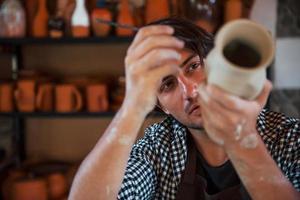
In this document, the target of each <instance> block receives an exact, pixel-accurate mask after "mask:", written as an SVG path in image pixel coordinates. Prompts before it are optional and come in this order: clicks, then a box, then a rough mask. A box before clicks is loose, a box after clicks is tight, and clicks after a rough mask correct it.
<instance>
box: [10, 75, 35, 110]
mask: <svg viewBox="0 0 300 200" xmlns="http://www.w3.org/2000/svg"><path fill="white" fill-rule="evenodd" d="M35 87H36V82H35V80H20V81H18V82H17V89H16V90H15V93H14V94H15V100H16V105H17V108H18V110H19V111H21V112H33V111H34V110H35Z"/></svg>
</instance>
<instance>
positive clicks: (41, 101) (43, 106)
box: [36, 83, 54, 112]
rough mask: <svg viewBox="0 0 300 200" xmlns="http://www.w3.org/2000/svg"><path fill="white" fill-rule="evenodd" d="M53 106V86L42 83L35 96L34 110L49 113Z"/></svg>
mask: <svg viewBox="0 0 300 200" xmlns="http://www.w3.org/2000/svg"><path fill="white" fill-rule="evenodd" d="M53 106H54V85H53V84H52V83H43V84H40V85H39V86H38V90H37V95H36V108H37V110H39V111H43V112H50V111H52V110H53Z"/></svg>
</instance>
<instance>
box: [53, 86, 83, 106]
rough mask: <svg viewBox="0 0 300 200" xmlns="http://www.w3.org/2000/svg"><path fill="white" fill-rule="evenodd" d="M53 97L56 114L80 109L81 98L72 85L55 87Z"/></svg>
mask: <svg viewBox="0 0 300 200" xmlns="http://www.w3.org/2000/svg"><path fill="white" fill-rule="evenodd" d="M55 95H56V101H55V104H56V111H57V112H76V111H79V110H80V109H81V107H82V96H81V94H80V92H79V90H78V89H77V88H76V86H74V85H71V84H61V85H57V86H56V89H55Z"/></svg>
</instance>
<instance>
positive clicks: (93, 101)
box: [86, 84, 108, 112]
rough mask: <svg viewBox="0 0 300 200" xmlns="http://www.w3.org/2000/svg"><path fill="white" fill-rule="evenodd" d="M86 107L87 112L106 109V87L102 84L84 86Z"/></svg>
mask: <svg viewBox="0 0 300 200" xmlns="http://www.w3.org/2000/svg"><path fill="white" fill-rule="evenodd" d="M86 96H87V109H88V111H89V112H104V111H107V110H108V97H107V88H106V85H104V84H94V85H89V86H87V88H86Z"/></svg>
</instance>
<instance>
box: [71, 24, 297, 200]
mask: <svg viewBox="0 0 300 200" xmlns="http://www.w3.org/2000/svg"><path fill="white" fill-rule="evenodd" d="M212 46H213V38H212V36H211V35H210V34H208V33H206V32H205V31H203V30H202V29H201V28H198V27H197V26H195V25H193V24H191V23H190V22H188V21H185V20H181V19H165V20H161V21H158V22H156V23H155V24H153V25H149V26H147V27H144V28H142V29H140V31H139V32H138V33H137V35H136V36H135V38H134V41H133V42H132V44H131V46H130V47H129V49H128V52H127V56H126V59H125V65H126V66H125V67H126V97H125V99H124V102H123V105H122V107H121V109H120V110H119V112H118V113H117V114H116V116H115V117H114V119H113V120H112V122H111V124H110V125H109V127H108V128H107V130H106V131H105V133H104V135H103V136H102V137H101V139H100V140H99V141H98V143H97V144H96V146H95V147H94V149H93V150H92V151H91V152H90V154H89V155H88V156H87V158H86V159H85V160H84V162H83V163H82V165H81V167H80V169H79V171H78V173H77V175H76V177H75V180H74V183H73V186H72V189H71V193H70V199H89V200H92V199H116V198H118V199H249V198H252V199H264V200H265V199H300V196H299V192H297V190H298V191H299V190H300V156H299V147H300V127H299V126H300V122H299V120H296V119H292V118H287V117H285V116H284V115H283V114H279V113H273V112H269V111H266V110H263V107H264V105H265V104H266V101H267V98H268V95H269V92H270V90H271V84H270V82H269V81H266V83H265V86H264V89H263V91H262V92H261V94H260V95H259V96H258V97H257V98H256V99H255V100H253V101H248V100H244V99H241V98H239V97H236V96H233V95H230V94H228V93H226V92H224V91H222V90H221V89H219V88H217V87H215V86H213V85H209V84H206V82H205V81H206V75H205V71H204V69H205V64H204V63H205V57H206V55H207V53H208V52H209V50H210V49H211V48H212ZM155 105H158V106H159V107H160V108H161V109H162V110H163V111H164V112H165V113H167V114H168V117H167V118H166V119H165V120H164V121H162V122H161V123H157V124H154V125H153V126H150V127H149V128H148V129H147V130H146V131H145V136H144V138H142V139H141V140H140V141H138V142H137V143H136V144H135V145H134V146H133V148H132V145H133V144H134V142H135V140H136V137H137V135H138V130H139V128H140V127H141V125H142V123H143V121H144V119H145V117H146V115H147V114H148V113H149V112H150V111H151V110H152V109H153V108H154V106H155ZM128 158H129V160H128ZM124 174H125V175H124Z"/></svg>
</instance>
